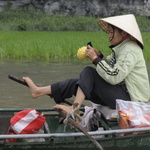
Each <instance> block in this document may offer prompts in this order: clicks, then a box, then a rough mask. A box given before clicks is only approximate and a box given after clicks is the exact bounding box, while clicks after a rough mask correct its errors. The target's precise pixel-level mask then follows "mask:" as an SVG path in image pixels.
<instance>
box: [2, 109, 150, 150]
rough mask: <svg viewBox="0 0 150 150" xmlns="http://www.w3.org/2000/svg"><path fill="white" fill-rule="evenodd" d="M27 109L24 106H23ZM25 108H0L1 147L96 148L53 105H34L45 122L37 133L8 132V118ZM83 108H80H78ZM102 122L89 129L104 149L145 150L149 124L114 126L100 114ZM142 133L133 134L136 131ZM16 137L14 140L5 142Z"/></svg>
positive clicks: (6, 149)
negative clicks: (61, 119)
mask: <svg viewBox="0 0 150 150" xmlns="http://www.w3.org/2000/svg"><path fill="white" fill-rule="evenodd" d="M25 109H27V108H25ZM25 109H0V114H1V115H0V126H1V129H0V150H20V149H22V150H24V149H25V150H34V149H36V150H42V149H43V150H53V149H61V150H64V149H65V150H67V149H68V150H69V149H71V150H72V149H79V150H80V149H82V150H83V149H86V150H88V149H96V147H95V145H94V144H93V143H92V142H91V141H90V140H89V139H88V138H87V137H86V136H85V135H84V134H83V133H82V132H80V131H77V130H76V129H75V128H72V127H70V126H69V125H67V127H66V130H65V131H64V126H65V125H64V124H63V123H60V115H59V113H58V112H57V111H56V110H55V109H53V108H43V109H41V108H40V109H36V110H37V111H39V112H41V113H43V114H44V116H45V117H46V124H44V125H43V127H42V128H41V131H42V132H40V133H36V134H16V135H8V130H9V128H10V125H9V121H8V120H9V119H10V118H11V117H12V116H13V115H14V114H15V113H16V112H19V111H22V110H25ZM81 109H83V108H81ZM99 121H100V122H101V123H102V125H103V129H104V130H102V131H99V130H98V131H92V132H88V133H89V135H91V136H92V137H93V138H94V139H95V140H96V141H97V142H98V143H100V144H101V146H102V147H103V149H104V150H126V149H128V150H142V149H144V150H148V149H149V148H150V132H149V131H150V127H144V128H134V129H114V128H113V127H116V125H117V121H116V120H107V122H106V120H104V119H103V118H99ZM137 132H138V133H139V132H140V133H141V134H136V133H137ZM10 139H15V140H16V142H6V141H7V140H10Z"/></svg>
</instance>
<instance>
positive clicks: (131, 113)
mask: <svg viewBox="0 0 150 150" xmlns="http://www.w3.org/2000/svg"><path fill="white" fill-rule="evenodd" d="M116 109H117V111H118V115H119V118H118V121H119V124H120V128H121V129H126V128H141V127H150V103H143V102H133V101H124V100H119V99H118V100H116Z"/></svg>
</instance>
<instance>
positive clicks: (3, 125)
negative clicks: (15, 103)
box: [0, 112, 14, 144]
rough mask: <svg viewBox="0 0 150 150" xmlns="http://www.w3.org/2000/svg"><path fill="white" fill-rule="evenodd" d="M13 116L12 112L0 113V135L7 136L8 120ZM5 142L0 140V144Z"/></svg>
mask: <svg viewBox="0 0 150 150" xmlns="http://www.w3.org/2000/svg"><path fill="white" fill-rule="evenodd" d="M13 115H14V112H0V134H8V131H9V128H10V118H11V117H12V116H13ZM4 142H5V140H3V139H0V144H2V143H4Z"/></svg>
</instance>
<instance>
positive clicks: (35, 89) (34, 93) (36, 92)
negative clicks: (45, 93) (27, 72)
mask: <svg viewBox="0 0 150 150" xmlns="http://www.w3.org/2000/svg"><path fill="white" fill-rule="evenodd" d="M23 80H24V81H25V82H26V83H27V84H28V86H29V88H30V92H31V96H32V98H37V97H39V96H40V93H39V88H40V87H37V86H36V85H35V84H34V83H33V81H32V80H31V79H30V78H29V77H23Z"/></svg>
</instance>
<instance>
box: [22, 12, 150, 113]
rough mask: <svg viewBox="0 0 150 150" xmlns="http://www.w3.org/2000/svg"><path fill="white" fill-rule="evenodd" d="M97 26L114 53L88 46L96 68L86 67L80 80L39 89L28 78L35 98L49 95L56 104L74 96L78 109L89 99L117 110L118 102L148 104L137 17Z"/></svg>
mask: <svg viewBox="0 0 150 150" xmlns="http://www.w3.org/2000/svg"><path fill="white" fill-rule="evenodd" d="M98 24H99V25H100V26H101V27H102V29H103V30H104V31H106V33H107V35H108V39H109V41H110V43H111V46H110V49H111V50H112V54H111V55H109V56H104V55H103V54H102V53H101V52H99V51H98V50H96V49H94V48H92V47H91V46H90V45H88V46H87V49H86V56H87V57H88V58H89V59H90V60H91V61H92V63H93V64H94V65H95V67H96V68H94V67H86V68H84V69H83V71H82V72H81V74H80V78H77V79H68V80H65V81H62V82H57V83H54V84H51V85H50V86H46V87H37V86H36V85H35V84H34V83H33V81H32V80H31V79H30V78H29V77H24V78H23V79H24V80H25V81H26V82H27V84H28V85H29V87H30V91H31V95H32V97H33V98H37V97H39V96H42V95H46V94H49V95H50V96H51V97H53V98H54V100H55V102H56V103H61V102H63V100H64V99H66V98H69V97H72V96H73V95H75V96H76V97H75V100H74V102H75V103H78V104H79V106H81V104H82V103H83V101H84V99H88V100H90V101H92V102H94V103H96V104H101V105H105V106H109V107H110V108H112V109H115V108H116V99H123V100H126V101H131V100H132V101H141V102H148V101H149V98H150V92H149V91H150V90H149V80H148V74H147V69H146V65H145V60H144V57H143V54H142V49H143V48H144V44H143V41H142V37H141V33H140V30H139V27H138V25H137V22H136V19H135V17H134V15H132V14H131V15H122V16H115V17H109V18H104V19H99V20H98ZM72 107H73V106H65V105H56V106H55V107H54V108H56V109H62V110H64V111H66V112H67V113H69V112H70V111H71V109H72Z"/></svg>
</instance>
